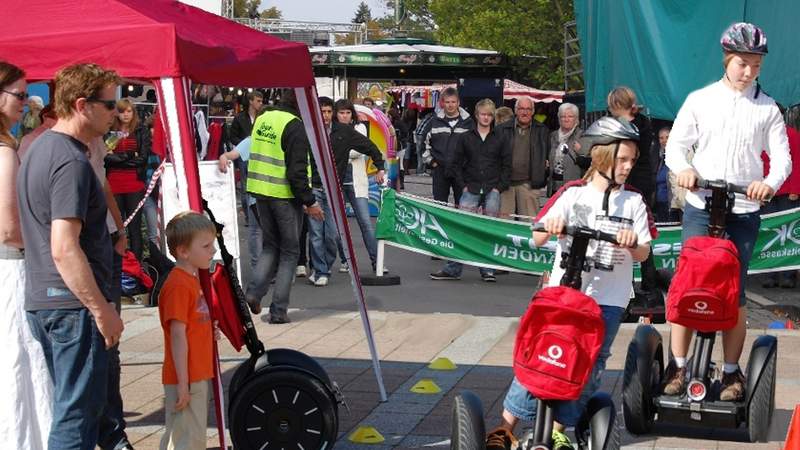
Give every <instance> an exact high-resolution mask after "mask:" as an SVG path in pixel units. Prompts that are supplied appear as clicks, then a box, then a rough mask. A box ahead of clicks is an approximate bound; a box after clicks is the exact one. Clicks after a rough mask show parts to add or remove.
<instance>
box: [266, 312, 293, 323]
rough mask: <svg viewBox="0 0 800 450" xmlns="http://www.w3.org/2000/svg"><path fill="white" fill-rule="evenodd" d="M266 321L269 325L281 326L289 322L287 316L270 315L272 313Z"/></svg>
mask: <svg viewBox="0 0 800 450" xmlns="http://www.w3.org/2000/svg"><path fill="white" fill-rule="evenodd" d="M268 321H269V323H271V324H273V325H281V324H284V323H289V322H291V320H289V316H288V315H286V314H282V315H279V314H272V313H270V315H269V320H268Z"/></svg>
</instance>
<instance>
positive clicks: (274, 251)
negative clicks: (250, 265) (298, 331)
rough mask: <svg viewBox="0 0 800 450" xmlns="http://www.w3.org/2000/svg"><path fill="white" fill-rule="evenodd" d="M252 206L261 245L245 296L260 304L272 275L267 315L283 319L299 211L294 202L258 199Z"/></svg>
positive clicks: (295, 250) (294, 264)
mask: <svg viewBox="0 0 800 450" xmlns="http://www.w3.org/2000/svg"><path fill="white" fill-rule="evenodd" d="M256 206H257V208H258V219H259V222H260V224H261V235H262V237H263V239H264V241H263V245H262V248H261V255H259V257H258V263H256V267H255V270H253V274H252V278H251V280H250V283H249V284H248V286H247V295H246V296H247V299H248V300H251V299H252V300H256V301H259V302H260V301H261V299H262V297H264V296H265V295H266V294H267V289H268V288H269V283H270V280H272V274H273V273H275V289H274V291H273V292H272V304H271V305H270V307H269V312H270V313H271V314H275V315H286V310H287V309H288V308H289V294H290V293H291V290H292V280H293V279H294V271H295V267H297V259H298V257H299V256H300V249H299V248H298V247H299V245H298V244H299V242H300V220H302V217H301V216H302V215H303V209H302V207H301V206H300V204H299V203H297V202H296V201H295V200H294V199H291V200H286V199H280V198H259V199H258V200H256Z"/></svg>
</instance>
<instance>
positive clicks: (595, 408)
mask: <svg viewBox="0 0 800 450" xmlns="http://www.w3.org/2000/svg"><path fill="white" fill-rule="evenodd" d="M532 230H533V231H545V230H544V227H543V226H542V225H541V224H536V225H534V226H533V227H532ZM564 234H566V235H568V236H571V237H572V245H571V247H570V250H569V252H568V253H567V252H564V254H563V255H562V256H563V258H562V261H561V267H562V268H563V269H565V273H564V276H563V277H562V278H561V283H560V286H558V287H550V288H545V289H542V290H541V291H539V292H538V293H537V294H536V295H534V297H533V299H532V300H531V306H530V307H529V312H528V313H526V315H525V316H523V319H522V323H521V324H520V329H519V331H518V332H517V345H515V350H514V354H515V362H514V372H515V375H517V377H518V378H519V375H520V373H521V372H520V370H523V369H521V368H520V364H518V363H519V361H518V353H520V352H523V353H528V352H530V353H531V356H533V357H532V358H530V359H531V360H533V359H534V358H538V359H539V360H544V361H545V362H546V363H548V364H552V365H561V367H562V368H563V367H564V365H563V362H562V361H563V359H562V357H563V356H564V355H565V354H566V353H567V352H568V351H570V349H567V350H564V346H560V345H551V342H552V341H547V342H546V343H544V347H543V349H544V350H545V351H544V352H540V351H538V350H537V349H536V348H535V347H531V348H530V349H524V348H521V347H520V345H519V342H520V339H521V337H520V333H521V332H522V331H523V329H524V327H525V325H526V324H525V320H526V318H527V317H528V316H529V313H530V308H531V307H533V305H535V304H536V303H537V302H541V301H542V300H544V299H545V298H546V297H548V294H550V293H552V294H555V295H557V296H561V297H562V298H563V297H566V296H567V295H570V291H572V292H573V293H577V294H579V295H583V294H582V293H580V288H581V284H582V272H588V271H590V270H591V267H592V264H591V262H590V261H588V259H587V257H586V251H587V249H588V246H589V242H590V241H591V240H597V241H605V242H609V243H612V244H617V239H616V236H615V235H613V234H609V233H604V232H602V231H598V230H593V229H591V228H587V227H583V226H567V227H566V228H565V230H564ZM573 290H574V291H573ZM575 291H577V292H575ZM583 297H584V300H583V306H584V310H585V308H586V307H589V308H594V309H595V310H594V312H593V315H592V316H591V317H590V316H588V315H586V314H582V313H581V312H580V311H575V313H574V314H573V315H572V316H571V317H563V316H562V317H563V318H564V319H566V320H565V322H566V323H586V322H588V321H594V323H598V322H599V328H597V327H596V328H595V331H596V332H599V340H598V339H595V346H594V347H595V348H594V349H593V353H592V354H587V355H586V356H585V357H584V358H583V360H582V361H581V363H580V364H576V367H580V368H581V369H579V370H577V371H576V373H574V374H573V375H574V376H575V377H577V378H580V379H581V380H582V382H581V383H579V384H577V383H575V382H574V379H572V380H567V379H565V380H564V382H565V383H564V384H560V383H559V384H555V385H553V384H552V383H545V382H544V381H543V383H542V388H541V389H540V390H539V391H534V390H531V392H532V393H534V395H535V396H536V398H537V401H536V411H537V413H536V421H535V423H534V427H533V429H532V430H531V432H530V433H528V434H526V435H525V436H524V437H523V438H522V439H520V440H519V446H518V447H517V448H516V449H512V450H523V449H524V450H530V449H534V450H547V449H551V448H552V445H553V443H552V432H553V419H554V413H553V411H554V410H553V407H552V406H551V402H552V401H554V400H557V399H559V398H557V397H554V396H555V392H556V391H558V390H559V388H562V387H564V385H565V384H566V385H571V386H569V387H570V389H571V390H573V391H574V392H573V394H574V393H577V394H574V395H572V396H571V397H570V399H577V397H578V395H580V391H581V390H582V389H583V386H584V384H585V383H586V381H588V378H589V376H590V375H591V372H592V368H593V367H594V363H595V360H596V358H597V355H598V353H599V350H600V346H601V345H602V340H603V337H604V322H603V321H602V316H601V313H600V308H599V306H598V305H597V303H596V302H595V301H594V300H593V299H591V298H590V297H587V296H585V295H584V296H583ZM537 320H538V321H540V322H546V320H543V319H541V318H537ZM560 322H561V321H560ZM559 325H560V324H559ZM559 325H557V324H548V323H543V324H542V329H540V330H539V332H538V333H537V334H536V335H535V336H534V337H533V339H534V340H536V341H539V342H540V343H542V342H545V340H544V339H542V338H541V337H542V336H543V335H545V334H547V333H548V332H550V331H549V330H548V329H547V327H552V330H553V334H556V330H557V329H556V327H558V326H559ZM579 334H580V333H579ZM576 337H577V338H580V336H576ZM565 338H566V339H565ZM561 339H562V340H566V341H568V340H569V339H570V338H569V337H562V338H561ZM567 345H568V344H567ZM573 350H574V349H573ZM541 353H544V354H541ZM533 370H534V373H535V372H538V370H536V369H533ZM540 373H541V375H540V379H542V380H544V379H546V378H548V377H551V376H552V374H549V373H546V371H542V372H540ZM561 376H564V375H563V374H562V375H561ZM523 384H524V383H523ZM526 387H527V386H526ZM529 389H530V388H529ZM548 391H549V392H548ZM546 392H547V393H546ZM615 418H616V409H615V407H614V402H613V401H612V399H611V397H610V396H609V395H608V394H606V393H604V392H597V393H595V394H594V395H593V396H592V397H591V398H590V399H589V401H588V403H587V405H586V409H585V411H584V412H583V415H582V416H581V418H580V419H579V421H578V424H577V425H576V427H575V437H576V440H577V444H578V448H580V449H583V448H591V449H604V450H616V449H618V448H619V445H620V443H619V432H618V430H617V427H615ZM485 445H486V427H485V424H484V421H483V407H482V405H481V402H480V399H479V398H478V397H477V396H476V395H475V394H474V393H472V392H470V391H463V392H461V393H459V394H458V395H457V396H456V398H455V400H454V402H453V409H452V421H451V439H450V448H451V449H457V450H478V449H480V450H483V449H484V448H485Z"/></svg>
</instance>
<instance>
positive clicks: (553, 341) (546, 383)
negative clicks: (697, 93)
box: [452, 117, 655, 449]
mask: <svg viewBox="0 0 800 450" xmlns="http://www.w3.org/2000/svg"><path fill="white" fill-rule="evenodd" d="M638 137H639V134H638V131H637V130H636V128H635V127H634V126H632V125H631V124H629V123H628V122H626V121H619V120H617V119H613V118H610V117H604V118H602V119H600V120H598V121H597V122H595V123H594V124H593V125H592V126H591V127H589V129H588V130H587V131H586V133H584V135H583V137H582V138H581V147H582V148H586V149H591V156H592V165H591V167H590V169H589V171H588V172H587V174H586V176H585V178H584V180H581V181H577V182H573V183H568V184H567V185H565V186H564V187H563V188H562V189H560V190H559V191H558V193H557V194H556V195H555V196H554V197H553V198H551V199H550V201H549V202H548V203H547V204H546V205H545V207H544V208H543V209H542V211H541V212H540V214H539V217H537V221H543V222H544V225H543V227H538V228H536V229H534V233H533V238H534V241H535V243H536V244H537V245H539V246H541V245H544V244H545V243H546V242H547V240H548V239H549V237H550V236H551V235H553V234H555V235H559V236H560V237H561V238H560V239H559V240H558V244H557V249H556V257H555V261H554V267H553V274H552V276H551V278H550V280H551V287H548V288H546V289H543V290H542V291H540V292H539V293H537V294H536V295H535V296H534V299H533V300H532V302H531V305H530V307H529V309H528V312H527V313H526V314H525V316H524V317H523V319H522V320H521V323H520V328H519V330H518V332H517V340H516V344H515V350H514V374H515V378H514V381H513V382H512V384H511V387H510V389H509V392H508V394H507V395H506V398H505V401H504V403H503V407H504V411H503V423H502V424H501V426H500V427H498V428H496V429H495V430H493V431H492V432H490V433H489V434H488V436H487V437H486V441H485V443H484V442H483V441H480V438H479V437H475V436H476V434H479V435H480V436H482V435H483V434H482V428H481V427H482V426H483V422H482V419H481V420H480V421H477V420H471V419H469V417H475V416H476V415H477V414H476V413H475V412H474V410H475V409H476V408H475V405H476V402H475V401H474V400H473V399H472V397H471V396H470V395H469V394H466V395H465V394H462V395H461V396H459V397H457V398H456V402H455V405H454V428H453V441H452V442H453V446H454V447H455V448H459V449H470V448H478V447H480V448H483V447H484V446H485V448H488V449H508V448H513V447H516V446H517V445H518V442H517V439H516V438H515V437H514V436H513V429H514V427H515V425H516V423H517V422H519V421H520V420H527V421H533V420H535V421H536V424H537V425H536V427H535V428H534V431H535V433H534V435H533V436H531V437H530V438H528V439H526V440H525V448H529V447H528V444H530V445H532V446H542V447H541V448H552V449H566V448H572V444H571V442H570V440H569V438H568V437H567V436H566V435H565V434H564V431H565V428H566V427H568V426H575V427H576V435H577V437H578V440H579V443H583V442H582V441H588V442H591V444H590V445H592V447H593V448H615V447H616V446H618V445H619V443H618V442H616V440H615V439H614V433H613V430H614V427H613V419H614V414H613V404H612V403H611V401H610V398H609V397H608V396H607V395H598V396H594V397H593V394H595V391H596V390H597V388H598V387H599V385H600V376H601V373H602V371H603V370H604V368H605V363H606V360H607V359H608V357H609V356H610V349H611V344H612V343H613V341H614V337H615V336H616V333H617V330H618V328H619V324H620V321H621V318H622V314H623V312H624V311H625V307H626V306H627V302H628V295H627V294H628V292H630V285H631V282H632V273H633V261H634V260H636V261H641V260H643V259H644V258H646V257H647V254H648V253H649V251H650V245H649V242H650V240H651V239H652V237H651V236H652V235H653V234H654V233H655V230H650V229H649V224H650V223H652V222H651V221H650V220H648V219H649V217H650V216H649V213H648V210H647V207H646V206H645V204H644V202H643V201H642V198H641V196H640V195H639V194H638V193H636V192H634V191H631V190H629V189H628V188H627V187H626V186H624V185H623V183H624V182H625V179H626V178H627V176H628V174H629V173H630V170H631V167H632V166H633V164H634V163H635V161H636V157H637V147H636V141H637V140H638ZM591 240H594V241H593V242H591V243H590V241H591ZM601 241H603V242H601ZM609 241H613V242H614V243H616V244H617V246H616V247H615V246H613V245H609V244H608V243H607V242H609ZM587 255H588V258H587ZM559 282H560V283H561V286H555V285H556V283H559ZM534 316H535V319H532V318H533V317H534ZM595 325H596V326H595ZM578 328H581V329H578ZM595 338H596V340H594V339H595ZM543 345H544V347H542V346H543ZM592 352H594V356H590V355H592V354H593V353H592ZM595 358H596V359H595ZM590 398H592V400H590ZM545 399H546V400H545ZM470 411H472V412H470ZM537 413H538V414H537ZM481 414H482V413H481ZM478 417H482V416H481V415H478ZM474 424H478V426H477V427H472V425H474ZM470 427H471V428H470ZM476 429H477V430H478V433H476V434H472V435H470V430H471V431H475V430H476ZM589 430H590V431H589ZM588 434H590V435H591V436H590V437H587V435H588ZM470 436H471V437H470ZM535 448H540V447H535Z"/></svg>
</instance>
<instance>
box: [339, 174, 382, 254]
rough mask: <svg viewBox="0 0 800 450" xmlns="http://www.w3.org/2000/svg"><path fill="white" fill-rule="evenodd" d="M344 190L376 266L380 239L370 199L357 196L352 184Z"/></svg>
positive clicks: (343, 187) (346, 185) (344, 186)
mask: <svg viewBox="0 0 800 450" xmlns="http://www.w3.org/2000/svg"><path fill="white" fill-rule="evenodd" d="M342 190H343V191H344V199H345V200H347V202H348V203H350V206H351V207H352V208H353V212H354V213H355V215H356V221H357V222H358V228H360V229H361V237H362V238H363V239H364V246H365V247H367V253H368V254H369V259H370V261H372V267H373V268H375V262H376V261H377V259H378V241H377V240H376V239H375V226H374V225H372V219H371V218H370V217H369V199H368V198H365V197H356V191H355V189H354V188H353V185H352V184H345V185H343V186H342Z"/></svg>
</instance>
